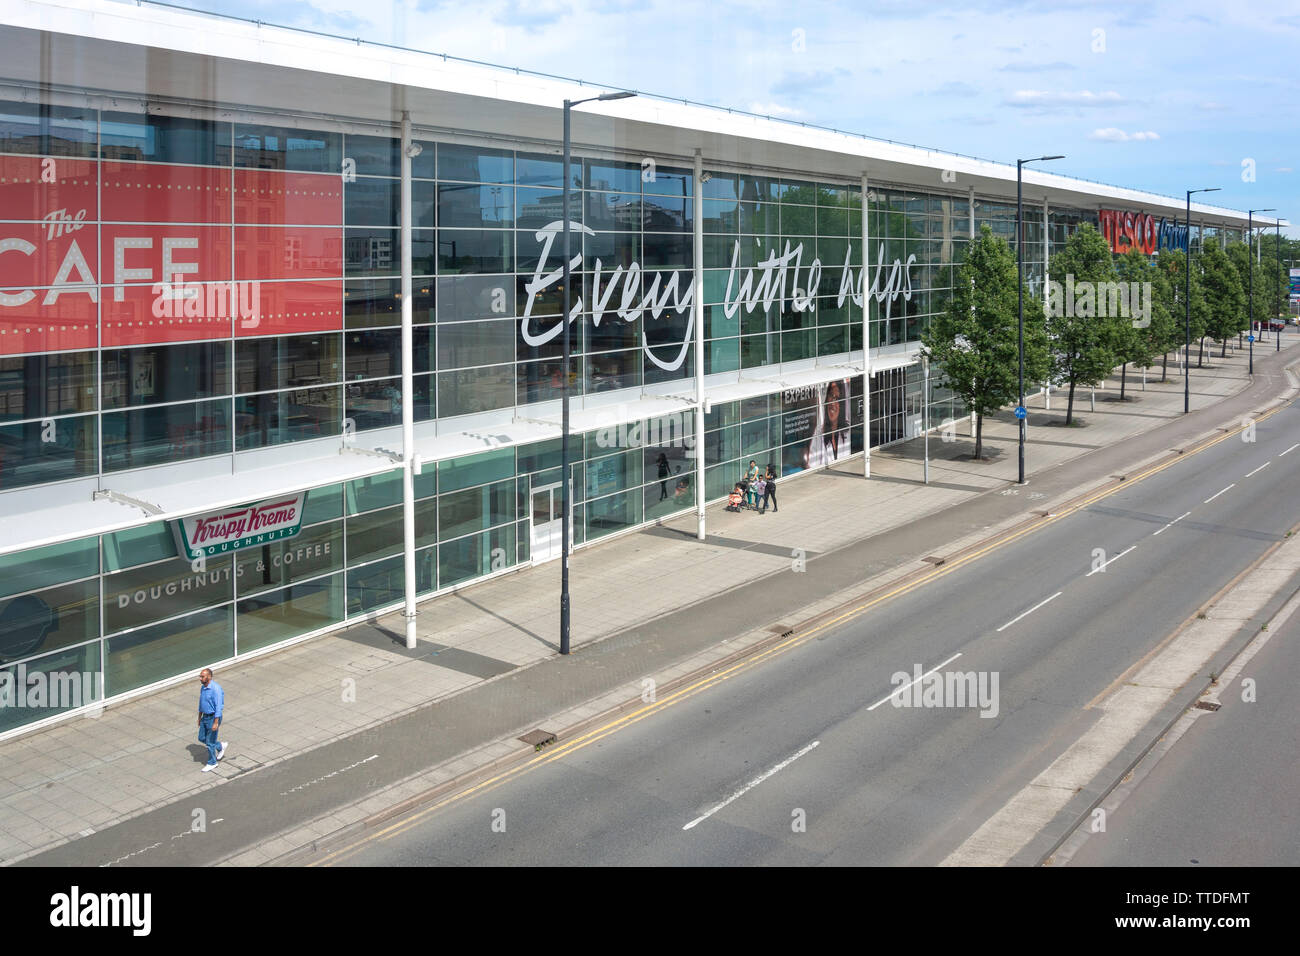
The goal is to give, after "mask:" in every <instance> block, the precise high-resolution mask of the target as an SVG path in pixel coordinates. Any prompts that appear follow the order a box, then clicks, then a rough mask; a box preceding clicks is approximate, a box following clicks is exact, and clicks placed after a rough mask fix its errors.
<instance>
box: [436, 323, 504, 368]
mask: <svg viewBox="0 0 1300 956" xmlns="http://www.w3.org/2000/svg"><path fill="white" fill-rule="evenodd" d="M516 330H517V325H516V323H515V320H514V319H500V320H497V321H494V322H457V323H449V324H447V325H444V326H443V327H442V328H441V329H439V330H438V368H440V369H452V368H466V367H472V366H479V365H501V364H504V363H507V362H513V361H514V358H515V336H516V335H517V334H518V333H517V331H516Z"/></svg>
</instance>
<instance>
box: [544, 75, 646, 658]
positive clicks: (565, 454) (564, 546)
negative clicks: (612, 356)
mask: <svg viewBox="0 0 1300 956" xmlns="http://www.w3.org/2000/svg"><path fill="white" fill-rule="evenodd" d="M631 96H636V94H635V93H626V92H624V93H602V94H600V96H589V97H587V99H585V100H565V101H564V170H563V175H564V199H563V204H564V320H563V328H564V334H563V335H562V338H563V340H564V359H563V364H564V374H563V376H562V385H561V403H560V405H561V412H560V449H561V450H560V541H561V544H560V653H561V654H568V653H569V321H570V318H571V317H570V315H569V308H570V306H569V258H570V256H571V253H570V251H569V152H570V141H569V113H570V111H571V110H572V109H573V108H574V107H575V106H579V105H581V104H582V103H592V102H597V101H600V102H603V101H605V100H625V99H627V98H628V97H631Z"/></svg>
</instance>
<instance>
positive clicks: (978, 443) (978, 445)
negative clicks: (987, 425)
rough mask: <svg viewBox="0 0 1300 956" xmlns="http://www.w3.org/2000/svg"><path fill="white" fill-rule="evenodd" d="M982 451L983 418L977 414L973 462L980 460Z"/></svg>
mask: <svg viewBox="0 0 1300 956" xmlns="http://www.w3.org/2000/svg"><path fill="white" fill-rule="evenodd" d="M983 451H984V416H983V415H982V414H980V413H979V412H976V413H975V460H976V461H979V460H980V455H981V454H982V453H983Z"/></svg>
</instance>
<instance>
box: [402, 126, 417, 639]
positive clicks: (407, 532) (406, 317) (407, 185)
mask: <svg viewBox="0 0 1300 956" xmlns="http://www.w3.org/2000/svg"><path fill="white" fill-rule="evenodd" d="M411 154H412V147H411V114H410V113H409V112H407V111H406V110H403V111H402V209H401V225H402V556H403V569H402V570H403V572H404V578H405V588H404V590H405V592H406V607H405V609H404V614H405V616H406V646H407V647H408V648H414V647H415V380H414V378H413V374H414V371H415V370H414V367H413V366H414V364H415V357H414V351H415V350H414V348H413V333H412V330H411V321H412V308H411Z"/></svg>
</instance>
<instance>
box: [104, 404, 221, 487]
mask: <svg viewBox="0 0 1300 956" xmlns="http://www.w3.org/2000/svg"><path fill="white" fill-rule="evenodd" d="M103 429H104V471H118V470H121V469H123V468H141V467H144V466H145V465H160V464H164V463H167V462H172V461H176V460H178V459H183V458H202V457H204V456H206V455H219V454H228V453H229V452H230V450H231V447H230V401H229V399H227V400H225V401H216V402H195V403H191V404H186V405H164V406H161V407H155V408H144V409H139V410H137V411H131V412H115V413H113V414H108V415H104V416H103Z"/></svg>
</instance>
